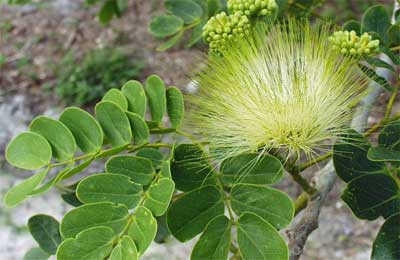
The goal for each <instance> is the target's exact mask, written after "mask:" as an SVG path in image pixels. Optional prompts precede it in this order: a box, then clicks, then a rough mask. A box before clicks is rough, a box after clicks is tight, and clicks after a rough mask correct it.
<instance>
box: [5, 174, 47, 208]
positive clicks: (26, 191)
mask: <svg viewBox="0 0 400 260" xmlns="http://www.w3.org/2000/svg"><path fill="white" fill-rule="evenodd" d="M48 171H49V169H48V168H46V169H45V170H43V171H41V172H39V173H36V174H34V175H32V176H31V177H29V178H28V179H25V180H23V181H22V182H20V183H18V184H17V185H15V186H14V187H12V188H11V189H9V190H8V191H7V193H6V195H4V204H5V205H6V206H7V207H15V206H17V205H18V204H19V203H21V202H22V201H23V200H25V199H26V198H27V197H28V196H29V195H30V193H31V192H32V191H34V190H35V189H36V187H37V186H39V185H40V183H42V181H43V180H44V178H45V177H46V174H47V172H48Z"/></svg>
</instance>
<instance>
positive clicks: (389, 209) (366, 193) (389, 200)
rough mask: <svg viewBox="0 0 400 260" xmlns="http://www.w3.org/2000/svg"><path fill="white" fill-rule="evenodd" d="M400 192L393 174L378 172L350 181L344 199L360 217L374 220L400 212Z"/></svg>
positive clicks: (343, 195) (344, 192)
mask: <svg viewBox="0 0 400 260" xmlns="http://www.w3.org/2000/svg"><path fill="white" fill-rule="evenodd" d="M399 194H400V193H399V187H398V185H397V183H396V181H395V180H394V179H393V178H392V177H391V176H389V175H386V174H382V173H376V174H367V175H364V176H361V177H358V178H355V179H353V180H352V181H350V182H349V183H348V184H347V187H346V189H345V190H344V191H343V194H342V199H343V200H344V202H346V203H347V205H348V206H349V207H350V208H351V209H352V211H353V213H354V215H356V216H357V217H358V218H361V219H368V220H374V219H376V218H378V217H379V216H384V217H388V216H390V215H392V214H394V213H396V212H399V210H400V195H399Z"/></svg>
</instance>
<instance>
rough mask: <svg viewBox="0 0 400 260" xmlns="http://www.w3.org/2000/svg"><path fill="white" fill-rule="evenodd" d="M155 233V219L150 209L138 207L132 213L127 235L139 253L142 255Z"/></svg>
mask: <svg viewBox="0 0 400 260" xmlns="http://www.w3.org/2000/svg"><path fill="white" fill-rule="evenodd" d="M156 233H157V221H156V219H155V218H154V217H153V215H152V214H151V212H150V210H148V209H147V208H145V207H138V208H137V209H136V211H135V213H134V214H133V221H132V224H131V227H130V228H129V231H128V235H129V236H130V238H132V240H133V242H135V245H136V247H137V251H138V254H139V255H142V254H143V253H144V252H145V251H146V249H147V248H148V247H149V246H150V244H151V242H152V241H153V240H154V238H155V236H156Z"/></svg>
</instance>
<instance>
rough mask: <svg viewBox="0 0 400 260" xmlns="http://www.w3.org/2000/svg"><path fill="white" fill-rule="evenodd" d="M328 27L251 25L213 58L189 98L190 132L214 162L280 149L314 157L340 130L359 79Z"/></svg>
mask: <svg viewBox="0 0 400 260" xmlns="http://www.w3.org/2000/svg"><path fill="white" fill-rule="evenodd" d="M328 39H329V30H328V26H324V25H316V26H311V25H309V24H308V23H305V22H304V23H296V22H294V21H290V22H289V23H288V24H280V25H274V26H269V27H268V28H265V27H257V28H256V29H254V30H252V32H251V33H250V34H249V36H248V37H246V38H244V39H241V40H240V41H237V42H234V43H232V44H231V45H230V46H229V47H228V48H226V49H224V50H223V51H222V56H221V55H220V56H218V55H211V56H210V58H209V60H208V64H207V66H206V68H205V69H203V70H202V71H201V72H200V73H199V74H198V76H197V78H196V81H197V82H198V84H199V90H198V92H197V93H196V94H194V95H193V96H190V97H188V103H189V106H190V107H189V115H188V122H187V123H188V124H187V126H188V129H189V130H191V131H193V132H194V133H195V134H198V135H200V136H202V137H203V138H204V141H206V142H208V143H210V148H212V149H211V150H212V151H215V154H214V156H216V157H217V159H223V158H225V157H228V156H232V155H237V154H240V153H242V152H254V151H263V150H264V151H268V150H270V149H284V150H286V151H287V152H289V153H297V154H300V153H302V152H304V153H306V154H307V155H312V153H313V152H314V151H315V150H318V149H322V147H323V146H322V145H323V144H324V143H325V141H326V140H331V139H333V138H335V137H337V136H338V135H340V134H341V133H343V131H344V130H346V128H347V126H348V123H349V121H350V119H351V116H352V111H353V109H352V108H354V106H355V105H356V104H357V103H358V101H359V99H360V97H361V96H362V95H363V92H364V89H365V87H364V86H365V80H364V78H363V76H362V75H361V73H359V71H358V69H357V66H355V62H354V60H352V59H351V58H349V57H348V56H346V55H342V54H340V53H338V52H337V51H335V50H334V49H333V48H331V47H330V44H329V40H328Z"/></svg>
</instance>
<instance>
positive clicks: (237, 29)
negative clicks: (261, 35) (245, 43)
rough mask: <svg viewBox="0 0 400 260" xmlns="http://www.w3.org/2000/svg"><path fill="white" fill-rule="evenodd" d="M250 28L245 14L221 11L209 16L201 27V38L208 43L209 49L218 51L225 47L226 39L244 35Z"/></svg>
mask: <svg viewBox="0 0 400 260" xmlns="http://www.w3.org/2000/svg"><path fill="white" fill-rule="evenodd" d="M249 29H250V22H249V19H248V18H247V16H245V15H241V14H240V13H235V14H233V15H227V14H226V13H225V12H221V13H218V14H216V15H215V16H213V17H211V18H210V19H209V20H208V22H207V23H206V25H204V27H203V34H202V35H203V39H204V40H205V41H206V42H207V43H208V44H209V46H210V49H211V51H215V52H218V50H221V49H223V48H224V47H225V45H226V44H227V42H228V40H235V38H236V39H237V37H244V36H245V35H246V34H247V33H248V32H249Z"/></svg>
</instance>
